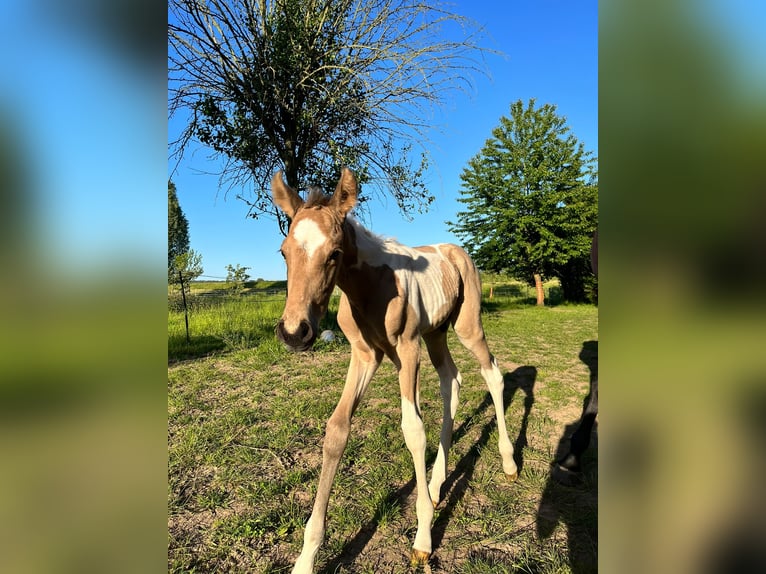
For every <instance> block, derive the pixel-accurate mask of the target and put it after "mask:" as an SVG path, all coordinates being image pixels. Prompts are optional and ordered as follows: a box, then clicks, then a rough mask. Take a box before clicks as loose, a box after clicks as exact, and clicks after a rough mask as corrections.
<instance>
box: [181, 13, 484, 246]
mask: <svg viewBox="0 0 766 574" xmlns="http://www.w3.org/2000/svg"><path fill="white" fill-rule="evenodd" d="M169 11H170V18H169V24H168V37H169V43H170V49H169V55H168V59H169V78H168V80H169V92H170V100H169V114H170V116H171V117H172V116H173V115H174V114H175V113H177V112H178V111H179V110H185V111H186V112H188V113H189V118H188V123H186V127H185V129H184V130H183V132H182V133H181V134H180V136H179V137H178V139H177V140H176V141H174V142H173V143H172V144H171V145H172V150H173V154H174V155H175V157H177V158H178V159H179V161H180V158H181V157H182V156H183V153H184V151H185V150H186V149H187V147H188V146H189V144H190V142H193V141H197V142H200V143H202V144H203V145H205V146H207V147H209V148H210V149H212V150H213V151H214V154H215V155H218V156H219V157H223V158H224V159H225V165H224V167H223V168H222V172H221V181H222V183H223V182H224V181H227V182H229V184H230V186H235V185H236V186H244V185H245V184H251V185H252V193H253V196H254V197H251V198H249V199H248V198H246V197H244V196H243V195H241V194H239V195H238V196H237V197H238V198H240V199H242V200H244V201H246V202H247V203H248V205H249V206H250V209H249V215H251V216H252V217H258V216H260V215H263V214H268V215H271V216H274V217H276V218H277V220H278V222H279V223H280V229H281V230H282V232H283V233H285V232H286V226H285V223H286V221H285V220H284V219H283V217H284V216H282V215H281V213H280V212H279V211H278V210H277V209H276V208H275V207H274V205H273V203H272V201H271V196H270V194H269V185H268V182H269V181H270V178H271V176H272V175H273V173H274V171H275V170H276V169H278V168H280V169H283V171H284V174H285V177H286V179H287V183H288V185H290V186H291V187H293V188H295V189H300V188H307V187H309V186H311V185H319V186H321V187H322V188H323V189H331V188H332V187H331V186H332V185H334V182H335V181H337V180H338V177H339V173H340V168H341V167H342V166H344V165H347V166H349V167H351V168H353V169H354V170H355V172H356V174H357V178H358V180H359V181H360V183H367V184H369V187H370V188H371V189H373V190H376V191H378V192H379V193H381V194H383V193H388V194H390V195H391V196H392V197H393V198H394V200H395V201H396V203H397V205H398V207H399V208H400V210H401V212H402V213H403V214H404V215H405V216H409V215H410V214H411V213H412V211H413V210H416V209H417V210H418V211H422V210H424V209H425V208H427V207H428V205H429V204H430V203H431V202H432V201H433V196H432V195H431V194H430V193H429V192H428V191H427V189H426V187H425V183H424V181H423V177H424V172H425V169H426V168H427V161H426V151H425V150H426V147H425V144H426V143H427V132H428V131H429V129H430V128H431V126H432V123H433V122H432V121H431V118H430V117H429V115H430V114H429V112H430V110H431V108H432V107H434V106H436V105H439V104H441V103H442V102H443V101H444V100H445V99H446V97H447V96H448V95H450V94H451V93H452V92H453V91H454V90H460V89H465V88H467V87H470V85H471V78H470V73H471V72H473V71H480V70H481V68H480V66H479V62H478V60H477V56H480V55H482V53H483V52H484V50H483V49H481V48H479V47H478V46H477V44H476V40H477V38H478V32H477V29H476V27H475V25H474V24H473V23H472V22H470V21H469V20H467V19H466V18H463V17H461V16H458V15H456V14H453V13H451V12H449V11H448V10H447V9H445V8H444V7H443V6H442V5H440V4H439V3H438V2H431V1H429V2H424V1H422V0H170V2H169ZM413 142H414V143H415V145H418V146H420V150H419V151H420V152H421V153H420V159H419V160H417V161H414V162H413V160H412V157H413V155H414V154H415V151H414V150H413V149H412V144H413ZM365 187H367V186H365ZM230 188H231V187H230ZM230 188H229V189H230ZM361 199H362V200H364V199H367V195H366V194H365V195H364V196H363V197H362V198H361Z"/></svg>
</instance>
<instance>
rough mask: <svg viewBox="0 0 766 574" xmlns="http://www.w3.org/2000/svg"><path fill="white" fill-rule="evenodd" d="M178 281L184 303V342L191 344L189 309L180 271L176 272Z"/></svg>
mask: <svg viewBox="0 0 766 574" xmlns="http://www.w3.org/2000/svg"><path fill="white" fill-rule="evenodd" d="M178 281H180V283H181V297H182V298H183V301H184V321H186V342H187V343H189V342H191V341H190V340H189V309H188V308H187V307H186V291H185V290H184V276H183V275H181V270H180V269H179V270H178Z"/></svg>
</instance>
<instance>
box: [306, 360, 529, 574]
mask: <svg viewBox="0 0 766 574" xmlns="http://www.w3.org/2000/svg"><path fill="white" fill-rule="evenodd" d="M536 378H537V369H536V368H535V367H531V366H523V367H519V368H517V369H516V370H514V371H513V372H511V373H506V374H505V375H504V377H503V379H504V381H505V387H504V390H503V405H504V406H505V409H506V410H507V409H508V406H509V405H510V404H511V402H512V401H513V398H514V396H515V395H516V391H518V390H521V391H522V392H523V393H524V415H523V417H522V420H521V427H520V429H519V434H518V436H517V437H516V440H515V441H514V455H513V456H514V460H515V461H516V465H517V466H518V470H519V474H521V471H522V469H523V466H524V447H525V446H526V445H527V424H528V421H529V413H530V412H531V410H532V405H533V404H534V402H535V400H534V393H533V388H534V384H535V380H536ZM493 408H494V407H493V405H492V398H491V396H490V394H489V392H487V393H486V395H485V397H484V400H483V401H482V402H481V404H479V405H478V406H477V407H476V409H474V411H473V412H472V413H471V414H469V415H468V416H467V417H466V418H465V419H464V420H463V422H462V424H461V425H460V426H459V427H458V428H457V429H455V431H454V432H453V435H452V444H453V445H455V444H457V443H458V441H460V439H461V438H463V437H464V436H465V435H466V434H467V433H468V429H470V428H471V426H473V423H474V422H475V420H477V419H480V418H482V417H483V415H484V412H485V411H486V410H487V409H493ZM496 427H497V422H496V420H495V418H494V417H493V418H492V420H491V421H490V422H488V423H487V424H485V425H484V427H483V428H482V432H481V436H480V437H479V439H478V440H477V441H476V442H475V443H474V444H473V445H472V446H471V448H470V449H468V452H466V454H465V455H464V456H463V457H462V458H461V459H460V460H459V461H458V462H457V464H456V465H455V468H454V470H453V471H452V472H451V473H450V474H449V475H448V476H447V480H446V481H445V482H444V485H442V493H447V496H446V498H444V499H443V500H442V501H441V502H440V506H442V505H443V509H442V510H441V511H440V512H439V516H438V518H437V519H436V520H435V521H434V524H433V526H432V529H431V537H432V543H433V549H434V550H436V549H437V548H438V547H439V546H440V544H441V541H442V540H443V538H444V533H445V531H446V529H447V525H448V524H449V522H450V519H451V517H452V514H453V513H454V510H455V507H456V506H457V504H458V503H459V502H460V500H461V499H462V498H463V496H465V493H466V491H467V490H468V486H469V484H470V482H471V478H472V477H473V474H474V470H475V465H476V461H477V460H478V458H479V454H480V453H481V451H482V450H483V449H484V447H486V446H487V444H488V442H489V438H490V436H491V435H492V431H493V430H494V429H495V428H496ZM497 456H498V457H499V456H500V454H499V453H497ZM435 458H436V452H435V451H434V452H432V453H430V456H429V457H428V460H427V461H426V463H427V464H428V466H429V468H430V467H431V466H432V465H433V462H434V460H435ZM415 486H416V483H415V478H414V477H413V478H412V479H410V480H409V481H408V482H407V483H406V484H404V485H403V486H402V487H401V488H399V489H398V490H396V491H394V492H392V493H391V494H390V495H389V496H388V497H386V499H385V500H383V501H382V502H381V503H380V504H379V505H378V507H377V509H376V510H375V514H374V515H373V517H372V518H371V519H370V520H369V521H368V522H367V523H365V524H363V525H362V526H361V527H360V529H359V532H357V534H356V535H355V536H354V537H353V538H351V539H350V540H349V541H347V542H346V544H345V545H344V546H343V548H342V549H341V551H340V552H338V554H337V555H336V556H335V557H334V558H333V559H332V560H330V562H328V563H327V564H326V565H325V566H324V567H323V568H322V569H321V572H322V573H323V574H331V573H334V572H337V571H338V568H339V567H340V566H342V565H348V564H350V563H352V562H353V561H354V560H355V559H356V558H358V557H359V556H360V555H361V554H362V552H363V551H364V549H365V548H366V546H367V544H368V543H369V542H370V540H371V539H372V537H373V536H374V535H375V532H376V531H377V529H378V525H379V524H380V520H381V518H382V517H383V514H384V513H385V512H386V509H388V508H390V507H391V506H392V504H394V505H396V506H397V507H400V508H401V507H403V506H405V504H406V501H407V499H408V498H409V497H410V496H411V495H412V493H413V492H414V491H415ZM409 550H410V548H409V547H408V548H407V553H409Z"/></svg>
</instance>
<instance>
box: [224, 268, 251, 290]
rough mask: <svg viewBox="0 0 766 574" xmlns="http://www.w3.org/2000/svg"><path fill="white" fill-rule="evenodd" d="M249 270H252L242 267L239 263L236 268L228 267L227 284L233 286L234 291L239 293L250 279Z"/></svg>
mask: <svg viewBox="0 0 766 574" xmlns="http://www.w3.org/2000/svg"><path fill="white" fill-rule="evenodd" d="M248 269H250V268H249V267H242V266H241V265H240V264H239V263H237V266H236V267H235V266H234V265H231V264H229V265H227V266H226V271H227V273H226V283H231V284H232V285H231V287H230V289H231V290H232V291H239V290H240V289H242V288H243V287H244V286H245V283H246V282H247V280H248V279H250V275H249V274H248V273H247V270H248Z"/></svg>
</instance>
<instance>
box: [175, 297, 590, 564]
mask: <svg viewBox="0 0 766 574" xmlns="http://www.w3.org/2000/svg"><path fill="white" fill-rule="evenodd" d="M485 289H486V286H485ZM511 290H512V284H511V289H509V291H511ZM519 291H520V293H519V294H518V296H517V297H515V298H512V297H511V296H510V295H509V296H508V297H507V300H500V301H498V300H497V299H495V300H494V301H495V305H494V307H493V308H492V309H490V310H487V309H485V312H484V314H483V322H484V326H485V330H486V333H487V338H488V341H489V344H490V348H491V350H492V352H493V353H494V354H495V355H496V357H497V359H498V362H499V364H500V367H501V370H502V371H503V372H504V373H506V392H505V399H506V409H507V411H506V420H507V423H508V429H509V434H510V437H511V441H512V442H514V443H515V444H516V446H517V462H520V463H521V465H520V467H521V474H520V477H519V480H518V481H517V482H516V483H514V484H509V483H508V482H507V481H506V480H505V477H504V475H503V473H502V469H501V465H500V457H499V455H498V452H497V429H496V426H495V423H494V417H493V409H492V407H491V402H489V401H488V399H487V396H488V393H487V389H486V386H485V384H484V381H483V380H482V379H481V376H480V374H479V370H478V367H477V365H476V363H475V360H474V359H473V357H472V356H470V353H468V351H466V350H465V349H464V348H463V347H462V346H461V345H460V344H459V343H458V342H457V340H456V337H455V336H454V334H450V347H451V349H452V351H453V355H454V357H455V362H456V364H457V365H458V367H459V368H460V370H461V372H462V375H463V385H462V388H461V393H460V404H459V407H458V412H457V416H456V421H455V439H454V447H453V449H452V451H451V452H450V457H449V470H448V479H447V483H446V484H445V487H444V489H443V492H442V501H441V503H440V505H439V507H438V508H437V510H436V513H435V516H434V523H433V532H434V542H435V548H434V556H433V558H432V566H433V571H434V572H436V571H439V572H465V573H477V574H478V573H482V572H501V573H502V572H513V573H516V572H536V573H548V574H553V573H559V572H573V571H574V572H595V568H596V550H595V546H596V533H595V522H596V454H595V451H594V450H591V451H589V452H588V454H587V457H586V459H585V461H586V472H585V476H584V480H583V483H582V485H580V486H579V487H563V486H559V485H557V484H555V483H553V482H551V480H550V475H549V472H548V468H549V467H548V465H549V463H550V461H551V460H552V458H553V457H554V455H555V452H556V450H557V447H558V446H559V441H560V439H561V438H562V435H563V433H564V432H565V427H566V428H568V429H569V431H570V432H571V428H569V427H568V426H567V425H570V424H571V423H573V422H575V421H576V419H577V418H578V416H579V410H580V407H581V404H582V398H583V396H584V394H585V393H586V392H587V381H588V369H587V367H586V366H585V365H584V364H583V363H582V362H581V361H580V359H579V358H578V353H579V351H580V349H581V348H582V345H583V343H584V342H585V341H590V340H596V339H597V338H598V334H597V333H598V312H597V309H596V308H595V307H592V306H558V307H545V308H537V307H535V306H534V304H529V303H528V302H526V298H527V294H526V293H525V292H523V290H521V289H520V290H519ZM283 297H284V296H283V295H281V296H280V295H271V296H269V297H266V296H265V295H262V294H252V295H244V296H235V297H225V298H219V299H216V298H210V299H208V300H207V302H203V303H202V304H199V305H198V306H197V307H196V308H195V307H193V308H192V311H191V313H190V327H191V331H192V343H193V344H194V342H195V340H196V341H197V342H198V344H199V346H198V347H196V348H195V347H193V346H189V345H187V344H186V342H185V334H184V326H183V312H180V311H177V310H174V311H169V313H168V315H169V325H168V356H169V359H170V360H171V366H170V368H169V380H168V429H169V441H168V456H169V462H168V481H169V486H168V513H169V518H168V527H169V539H168V567H169V571H172V572H188V571H199V572H208V571H248V572H272V573H282V572H284V573H287V572H289V571H290V569H291V567H292V560H294V559H295V557H296V556H297V554H298V552H299V550H300V546H301V542H302V535H303V528H304V525H305V521H306V519H307V518H308V515H309V513H310V510H311V504H312V501H313V496H314V494H315V493H316V484H317V479H318V474H319V469H320V466H321V451H322V439H323V436H324V428H325V423H326V420H327V418H328V417H329V415H330V414H331V413H332V410H333V408H334V406H335V403H336V402H337V400H338V398H339V396H340V392H341V389H342V386H343V381H344V379H345V374H346V369H347V366H348V360H349V347H348V344H347V343H346V342H345V341H344V340H343V339H342V338H339V339H338V341H336V342H335V343H332V344H323V345H318V346H317V347H315V349H314V350H313V351H312V352H309V353H305V354H300V355H295V354H290V353H287V352H286V351H284V350H283V349H282V347H281V345H279V344H278V343H277V342H276V340H275V337H274V333H273V328H274V324H275V323H276V321H277V319H278V317H279V315H280V314H281V312H282V306H283V303H284V299H283ZM199 299H204V296H203V297H199ZM336 305H337V299H336V300H335V301H334V303H333V310H332V312H331V313H330V317H329V318H328V320H327V321H328V322H327V323H326V326H329V328H333V329H335V330H336V331H337V326H336V325H335V324H334V309H336V308H337V307H336ZM195 337H197V339H195ZM206 341H207V343H206ZM171 342H172V343H171ZM213 342H215V344H213ZM206 345H207V347H206ZM425 356H426V354H425V352H424V357H425ZM177 359H186V360H182V361H178V360H177ZM398 388H399V385H398V380H397V374H396V371H395V369H394V367H393V365H392V364H391V363H390V362H388V361H386V362H384V363H383V365H381V367H380V369H379V371H378V374H377V375H376V377H375V379H374V380H373V381H372V383H371V385H370V387H369V389H368V391H367V394H366V396H365V399H364V400H363V401H362V403H361V405H360V407H359V409H358V411H357V413H356V416H355V417H354V421H353V425H352V431H351V437H350V439H349V444H348V447H347V449H346V452H345V454H344V457H343V459H342V461H341V466H340V469H339V472H338V475H337V478H336V480H335V483H334V487H333V491H332V495H331V499H330V506H329V510H328V522H327V525H328V530H327V535H326V542H325V544H324V546H323V547H322V549H321V550H320V552H319V556H318V562H317V566H318V570H317V571H318V572H327V573H329V572H347V573H363V572H377V571H385V572H392V573H409V572H411V571H412V570H411V569H410V566H409V562H408V559H407V557H408V553H409V549H410V546H411V544H412V539H413V536H414V531H415V509H414V500H415V499H414V480H413V470H412V460H411V457H410V454H409V451H408V450H407V448H406V446H405V444H404V439H403V436H402V433H401V429H400V413H399V396H398V392H399V391H398ZM421 406H422V413H423V417H424V422H425V425H426V434H427V440H428V447H427V451H426V458H427V464H428V465H429V466H430V465H431V464H432V463H433V461H434V459H435V456H436V447H437V445H438V437H439V429H440V425H441V412H442V410H441V399H440V395H439V383H438V378H437V376H436V374H435V372H434V370H433V369H432V368H430V366H429V365H427V363H424V365H423V368H422V369H421ZM541 524H544V525H547V526H546V527H545V528H540V527H539V525H541Z"/></svg>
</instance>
